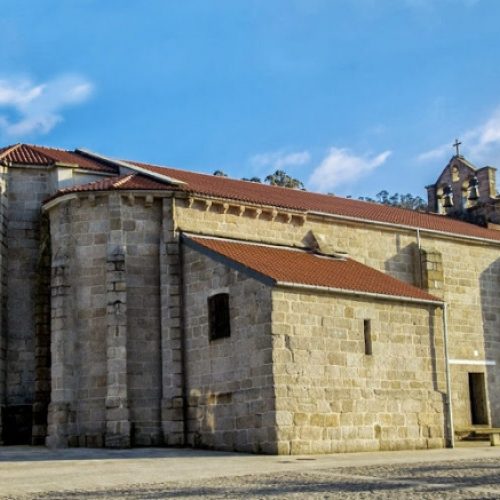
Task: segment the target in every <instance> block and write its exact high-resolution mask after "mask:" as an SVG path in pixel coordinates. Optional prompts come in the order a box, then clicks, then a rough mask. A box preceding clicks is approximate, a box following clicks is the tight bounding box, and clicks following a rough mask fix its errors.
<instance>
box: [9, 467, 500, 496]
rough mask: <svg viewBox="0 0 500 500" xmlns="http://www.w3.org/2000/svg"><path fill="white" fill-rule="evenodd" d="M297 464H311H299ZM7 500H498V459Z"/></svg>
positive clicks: (220, 479)
mask: <svg viewBox="0 0 500 500" xmlns="http://www.w3.org/2000/svg"><path fill="white" fill-rule="evenodd" d="M303 460H311V459H307V458H304V459H303ZM10 498H37V499H45V500H49V499H50V500H63V499H64V500H66V499H80V498H81V499H94V498H95V499H121V498H126V499H157V498H187V499H200V498H208V499H219V498H224V499H227V498H231V499H233V498H235V499H237V498H266V499H268V498H270V499H276V498H307V499H309V498H311V499H319V498H321V499H326V498H342V499H365V498H370V499H398V500H399V499H402V498H404V499H419V500H420V499H429V498H432V499H436V498H439V499H454V500H455V499H458V500H460V499H490V498H495V499H500V459H499V458H485V459H477V460H466V461H463V460H461V461H447V462H440V463H429V462H425V463H417V464H392V465H379V466H368V467H342V468H332V467H329V468H318V469H310V468H307V469H305V470H302V471H288V472H275V473H271V474H252V475H246V476H233V477H218V478H212V479H204V480H188V481H176V482H168V483H163V484H135V485H128V486H126V487H124V488H110V489H98V490H88V489H85V490H80V491H64V492H60V493H58V492H46V493H44V494H40V495H35V496H23V497H10Z"/></svg>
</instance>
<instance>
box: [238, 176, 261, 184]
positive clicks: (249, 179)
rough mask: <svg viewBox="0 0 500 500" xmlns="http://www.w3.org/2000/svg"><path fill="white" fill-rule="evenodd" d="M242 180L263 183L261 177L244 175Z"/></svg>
mask: <svg viewBox="0 0 500 500" xmlns="http://www.w3.org/2000/svg"><path fill="white" fill-rule="evenodd" d="M241 180H242V181H248V182H258V183H261V182H262V181H261V180H260V177H250V178H248V177H243V178H242V179H241Z"/></svg>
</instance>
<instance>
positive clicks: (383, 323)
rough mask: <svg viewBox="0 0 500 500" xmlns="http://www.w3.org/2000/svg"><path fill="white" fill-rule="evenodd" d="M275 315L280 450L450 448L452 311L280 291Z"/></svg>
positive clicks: (297, 451)
mask: <svg viewBox="0 0 500 500" xmlns="http://www.w3.org/2000/svg"><path fill="white" fill-rule="evenodd" d="M272 319H273V326H272V334H273V335H272V337H273V367H274V379H275V391H276V422H277V427H278V452H279V453H283V454H288V453H291V454H300V453H332V452H347V451H372V450H396V449H412V448H434V447H442V446H443V445H444V428H445V414H444V405H443V402H444V394H445V378H444V362H443V339H442V328H441V324H442V318H441V314H440V312H436V311H435V310H434V307H433V306H422V305H408V304H404V303H394V302H389V301H386V302H384V301H377V300H362V299H350V298H346V297H342V296H335V295H332V294H322V293H319V294H317V293H316V294H315V293H313V292H305V291H298V290H295V291H293V290H287V289H275V290H274V292H273V313H272ZM364 320H370V322H371V337H372V354H371V355H370V354H365V340H364Z"/></svg>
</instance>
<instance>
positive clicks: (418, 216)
mask: <svg viewBox="0 0 500 500" xmlns="http://www.w3.org/2000/svg"><path fill="white" fill-rule="evenodd" d="M0 161H11V162H13V163H21V164H22V163H25V164H33V163H37V162H38V164H47V165H49V164H51V163H53V162H54V161H63V162H67V163H76V164H78V165H80V166H81V168H85V169H89V170H96V171H97V170H98V171H101V172H109V173H118V167H117V166H113V165H112V163H110V162H109V161H104V160H102V159H99V158H96V157H93V156H92V154H91V153H83V152H79V151H75V152H71V151H63V150H59V149H53V148H45V147H41V146H29V145H25V144H19V145H15V146H13V147H11V148H10V149H9V148H4V149H3V150H0ZM125 161H126V163H129V164H131V165H137V166H139V167H142V168H144V169H146V170H149V171H151V172H155V173H159V174H163V175H166V176H168V177H171V178H173V179H177V180H179V181H182V182H184V183H185V184H183V185H180V186H173V185H172V184H169V183H168V182H166V183H164V184H162V183H161V181H159V180H157V183H156V184H155V185H154V187H151V188H149V189H163V190H170V191H171V190H182V191H185V192H188V193H191V194H198V195H201V196H208V197H217V198H222V199H228V200H235V201H238V202H242V203H252V204H257V205H265V206H266V205H267V206H271V207H278V208H283V209H288V210H296V211H300V212H304V213H310V212H320V213H325V214H329V215H334V216H340V217H346V218H352V219H360V220H362V221H372V222H378V223H386V224H396V225H402V226H407V227H410V228H415V229H416V228H419V229H422V230H432V231H439V232H442V233H449V234H454V235H461V236H467V237H473V238H484V239H489V240H494V241H500V231H495V230H492V229H486V228H483V227H480V226H476V225H474V224H470V223H467V222H462V221H459V220H456V219H452V218H450V217H447V216H445V215H438V214H428V213H423V212H416V211H413V210H405V209H402V208H396V207H390V206H386V205H379V204H377V203H370V202H364V201H359V200H353V199H347V198H341V197H338V196H331V195H324V194H319V193H312V192H308V191H301V190H297V189H288V188H282V187H279V186H269V185H267V184H259V183H255V182H249V181H241V180H236V179H230V178H228V177H220V176H215V175H208V174H201V173H195V172H189V171H185V170H179V169H175V168H170V167H162V166H158V165H150V164H147V163H140V162H136V161H129V160H125ZM136 181H137V182H138V183H139V184H140V186H144V185H145V183H144V182H145V181H144V179H141V180H139V178H137V179H136ZM132 185H133V184H132V183H130V182H129V183H125V184H123V185H121V186H120V185H116V184H113V186H112V188H109V189H148V188H146V187H131V186H132ZM105 186H106V183H105V182H97V183H92V184H90V185H83V186H75V187H74V188H72V189H66V190H62V191H60V192H59V194H66V193H68V192H70V191H71V192H78V191H91V190H105V189H108V188H106V187H105Z"/></svg>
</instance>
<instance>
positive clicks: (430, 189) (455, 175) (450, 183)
mask: <svg viewBox="0 0 500 500" xmlns="http://www.w3.org/2000/svg"><path fill="white" fill-rule="evenodd" d="M461 144H462V143H461V142H459V141H458V139H456V140H455V143H454V144H453V147H454V148H455V154H454V155H453V156H452V157H451V159H450V160H449V162H448V164H447V165H446V166H445V168H444V169H443V171H442V172H441V175H440V176H439V177H438V179H437V181H436V183H435V184H431V185H429V186H426V189H427V199H428V205H429V210H430V211H431V212H435V213H438V214H443V215H449V216H451V217H455V218H460V219H463V220H467V221H469V222H474V223H478V224H481V225H486V224H487V223H488V222H494V223H498V222H500V199H499V198H498V197H497V192H496V168H494V167H490V166H485V167H482V168H477V167H476V166H475V165H473V164H472V163H471V162H470V161H469V160H467V159H466V158H465V157H464V156H463V155H462V154H460V145H461ZM497 221H498V222H497Z"/></svg>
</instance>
